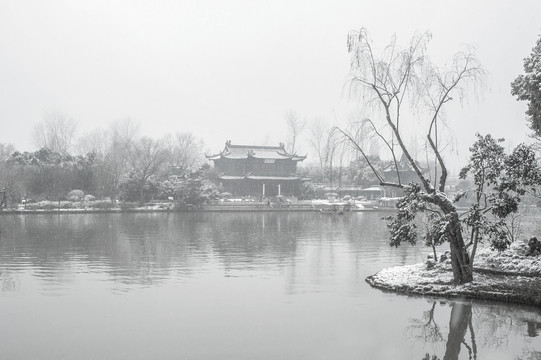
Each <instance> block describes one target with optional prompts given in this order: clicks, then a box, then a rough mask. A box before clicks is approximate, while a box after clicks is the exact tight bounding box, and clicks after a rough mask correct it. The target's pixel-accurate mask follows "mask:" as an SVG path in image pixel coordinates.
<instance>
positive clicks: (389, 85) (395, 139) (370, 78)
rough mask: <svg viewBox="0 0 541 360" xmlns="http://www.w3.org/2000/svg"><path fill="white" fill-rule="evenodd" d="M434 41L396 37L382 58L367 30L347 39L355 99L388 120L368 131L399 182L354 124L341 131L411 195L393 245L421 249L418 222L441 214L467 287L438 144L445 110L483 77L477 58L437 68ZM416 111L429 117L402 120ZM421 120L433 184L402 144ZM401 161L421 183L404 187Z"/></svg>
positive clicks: (467, 262) (401, 207)
mask: <svg viewBox="0 0 541 360" xmlns="http://www.w3.org/2000/svg"><path fill="white" fill-rule="evenodd" d="M430 37H431V36H430V34H429V33H423V34H420V35H418V36H415V37H413V38H412V40H411V41H410V43H409V45H408V46H407V47H405V48H400V47H399V46H398V45H397V44H396V39H394V38H393V39H392V41H391V43H390V44H389V45H388V46H387V47H386V48H385V49H384V50H383V52H381V53H379V52H378V51H376V48H375V46H374V44H373V43H372V41H371V40H370V38H369V36H368V33H367V31H366V29H361V30H360V31H354V32H351V33H350V35H349V37H348V51H349V52H350V54H351V63H350V77H351V80H350V84H351V89H352V93H353V94H355V95H356V94H359V95H361V99H363V100H364V103H365V105H367V108H371V109H373V111H374V112H375V114H376V119H382V120H383V126H381V125H380V126H378V124H377V122H372V121H371V123H370V125H371V126H372V127H373V131H374V133H375V134H376V136H377V137H378V138H379V139H380V141H381V143H382V144H383V145H384V146H383V148H384V149H386V150H387V152H388V156H389V157H390V158H392V159H393V163H394V169H395V172H396V181H392V182H389V181H386V179H385V178H384V177H383V174H382V173H381V172H380V171H379V170H378V169H377V168H376V167H375V166H374V164H373V163H372V162H371V160H370V158H369V157H368V153H367V149H366V148H363V147H362V144H360V143H359V142H358V139H357V137H356V128H357V127H358V124H354V125H355V127H354V128H353V129H349V130H347V129H343V128H337V129H336V131H337V132H338V133H340V134H341V135H342V138H343V140H344V141H345V142H347V143H349V144H351V145H352V146H353V148H354V149H356V150H357V151H358V152H359V153H360V154H361V156H362V157H363V158H364V159H365V160H366V162H367V164H368V165H369V167H370V169H371V170H372V171H373V172H374V174H375V175H376V177H377V178H378V180H379V183H380V185H384V186H391V187H395V188H399V189H402V190H403V191H404V194H405V196H404V198H402V200H401V201H400V202H399V203H398V205H397V207H398V212H397V214H396V215H395V216H393V217H391V218H390V220H391V222H390V223H389V225H388V226H389V230H390V233H391V236H390V244H391V245H392V246H398V245H400V244H401V243H402V242H409V243H411V244H415V243H416V241H417V236H418V234H417V230H418V229H417V224H416V221H415V219H416V216H417V215H419V214H420V213H424V212H427V211H428V212H432V213H437V214H439V217H438V222H440V224H439V226H440V229H441V230H442V231H443V235H442V236H445V239H446V240H448V241H449V244H450V249H451V264H452V269H453V277H454V281H455V282H456V283H466V282H470V281H472V280H473V274H472V270H471V259H470V256H469V254H468V251H467V248H466V244H465V242H464V238H463V232H462V227H461V223H460V218H459V214H458V211H457V208H456V206H455V205H454V204H453V201H452V199H451V198H449V197H448V196H447V195H446V194H445V186H446V183H447V176H448V172H447V167H446V165H445V162H444V160H443V153H442V151H443V149H442V147H441V144H440V143H439V139H440V138H441V130H442V128H443V126H442V114H443V110H444V107H445V105H446V104H448V103H449V102H450V101H451V100H453V98H459V99H461V98H464V97H465V95H466V91H467V89H468V88H469V87H470V86H473V87H475V86H476V85H478V84H480V83H481V82H482V80H483V77H484V72H483V70H482V69H481V67H480V65H479V63H478V61H477V59H476V58H475V57H474V55H473V54H472V53H471V52H459V53H457V54H456V55H455V57H454V59H453V63H452V66H451V67H450V68H449V70H447V71H443V70H440V69H439V68H437V67H436V66H433V65H432V64H431V63H430V62H429V60H428V56H427V54H426V47H427V44H428V41H429V40H430ZM411 104H413V105H417V106H418V107H423V111H414V112H412V113H409V114H408V115H409V116H408V115H404V114H407V113H408V112H407V106H408V105H411ZM420 116H427V117H426V118H425V121H424V122H422V123H421V124H419V123H417V124H416V125H415V128H416V129H419V130H418V131H424V132H425V134H426V139H427V142H428V149H429V151H430V152H431V156H432V157H434V158H435V159H436V166H435V169H434V171H433V174H435V175H436V176H435V180H434V181H431V179H430V178H429V177H428V176H427V175H426V174H425V173H424V172H423V169H422V168H421V167H420V165H419V163H418V162H417V161H416V160H415V159H414V158H413V157H412V155H411V154H412V149H411V146H408V144H407V143H406V142H405V141H404V136H405V133H404V131H407V130H406V129H407V128H408V125H407V119H408V118H414V119H419V117H420ZM400 156H404V158H405V160H407V162H408V163H409V165H410V166H411V168H412V170H413V171H414V172H415V174H416V175H417V178H418V183H417V184H415V183H411V184H404V183H403V181H402V179H401V178H400V172H399V167H398V160H397V159H399V158H400ZM437 174H439V177H438V176H437Z"/></svg>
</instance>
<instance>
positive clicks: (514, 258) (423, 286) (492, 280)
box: [366, 241, 541, 306]
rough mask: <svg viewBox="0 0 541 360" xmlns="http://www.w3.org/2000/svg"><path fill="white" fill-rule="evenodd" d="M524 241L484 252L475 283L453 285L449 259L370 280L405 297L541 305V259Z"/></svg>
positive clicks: (386, 271)
mask: <svg viewBox="0 0 541 360" xmlns="http://www.w3.org/2000/svg"><path fill="white" fill-rule="evenodd" d="M526 253H527V245H525V243H524V242H521V241H520V242H517V243H516V244H513V245H512V246H511V248H510V249H509V250H506V251H503V252H501V253H500V252H494V251H491V250H490V249H481V250H480V251H479V252H478V255H477V256H476V259H475V261H474V281H473V282H471V283H467V284H462V285H454V284H453V273H452V270H451V263H450V261H449V260H447V261H444V262H439V263H436V264H434V263H433V262H430V261H429V262H427V264H428V265H427V264H415V265H404V266H396V267H392V268H388V269H383V270H381V271H380V272H378V273H377V274H375V275H372V276H369V277H368V278H366V281H367V282H368V283H369V284H370V285H371V286H373V287H376V288H379V289H383V290H389V291H394V292H399V293H405V294H416V295H429V296H442V297H448V298H456V297H468V298H474V299H483V300H496V301H504V302H513V303H520V304H529V305H536V306H541V256H527V255H526Z"/></svg>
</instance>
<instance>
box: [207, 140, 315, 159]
mask: <svg viewBox="0 0 541 360" xmlns="http://www.w3.org/2000/svg"><path fill="white" fill-rule="evenodd" d="M248 157H252V158H257V159H269V160H282V159H291V160H293V161H302V160H304V159H306V155H304V156H299V155H297V154H290V153H288V152H287V151H286V149H285V146H284V144H283V143H281V144H280V145H279V146H257V145H233V144H231V141H227V142H226V143H225V148H224V149H223V150H222V151H221V152H220V153H218V154H215V155H207V159H209V160H218V159H223V158H225V159H247V158H248Z"/></svg>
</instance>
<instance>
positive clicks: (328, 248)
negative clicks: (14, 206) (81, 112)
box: [0, 213, 541, 360]
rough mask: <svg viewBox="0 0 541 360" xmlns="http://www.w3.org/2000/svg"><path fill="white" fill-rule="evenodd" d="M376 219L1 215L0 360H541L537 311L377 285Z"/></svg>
mask: <svg viewBox="0 0 541 360" xmlns="http://www.w3.org/2000/svg"><path fill="white" fill-rule="evenodd" d="M383 215H384V214H381V213H380V214H378V213H356V214H352V215H351V216H329V215H326V214H318V213H242V214H229V213H203V214H115V215H107V214H103V215H101V214H96V215H33V216H21V215H7V216H2V217H1V218H0V231H1V233H0V285H1V289H0V359H419V360H420V359H423V358H425V356H426V354H430V359H432V356H433V355H435V356H437V358H438V359H473V358H476V359H541V336H540V334H541V309H539V308H533V307H523V306H515V305H502V304H494V303H488V302H471V301H465V300H464V301H447V300H444V299H435V300H434V299H428V298H419V297H408V296H401V295H395V294H391V293H385V292H382V291H379V290H376V289H372V288H371V287H370V286H368V285H367V284H366V283H365V281H364V279H365V277H366V276H368V275H371V274H373V273H375V272H377V271H378V270H380V269H382V268H384V267H388V266H393V265H402V264H412V263H417V262H419V261H421V260H422V259H423V258H424V256H425V255H426V254H427V253H428V251H427V249H425V248H422V247H421V248H416V247H402V248H399V249H393V248H390V247H389V246H388V244H387V239H386V236H387V230H386V228H385V223H384V222H383V221H382V220H380V219H381V217H382V216H383Z"/></svg>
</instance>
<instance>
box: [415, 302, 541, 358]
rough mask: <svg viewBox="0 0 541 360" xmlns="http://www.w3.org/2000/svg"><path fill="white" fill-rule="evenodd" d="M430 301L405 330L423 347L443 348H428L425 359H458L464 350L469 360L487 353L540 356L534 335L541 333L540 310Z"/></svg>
mask: <svg viewBox="0 0 541 360" xmlns="http://www.w3.org/2000/svg"><path fill="white" fill-rule="evenodd" d="M429 304H430V307H429V308H428V310H426V311H424V312H423V316H422V318H420V319H411V320H410V324H411V325H410V326H409V327H408V328H407V332H406V334H407V335H408V337H409V338H410V339H412V340H414V341H415V342H420V343H422V344H423V348H426V345H427V344H433V345H435V348H436V349H438V348H439V349H440V350H436V351H430V352H426V353H425V355H424V357H422V360H453V359H459V356H460V354H461V352H462V356H461V358H462V359H470V360H471V359H474V360H475V359H478V358H487V357H486V356H487V355H488V354H492V355H495V354H499V355H501V356H503V357H498V358H502V359H504V358H510V359H511V358H513V359H515V358H516V359H541V352H540V351H539V345H540V344H539V341H537V340H534V339H533V338H536V337H539V334H540V333H541V312H540V311H535V310H533V311H532V309H529V308H523V307H520V306H517V307H513V308H509V307H505V306H501V305H499V304H497V303H494V304H490V303H487V304H481V303H472V302H467V301H457V302H448V303H446V302H441V303H439V304H440V307H437V306H436V305H437V304H438V302H437V301H430V302H429ZM444 305H445V307H443V306H444ZM447 305H448V306H449V307H450V313H449V322H448V324H449V325H448V327H447V326H446V324H445V323H446V322H447V321H446V320H445V319H444V318H442V316H443V317H446V313H447V311H449V308H447ZM474 322H475V327H474V324H473V323H474ZM446 328H447V329H448V335H447V339H445V336H444V334H445V330H446ZM476 331H477V337H476ZM517 341H518V342H519V343H521V344H517ZM443 343H445V351H443ZM438 344H439V345H438ZM511 354H514V355H511ZM507 356H508V357H507Z"/></svg>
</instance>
